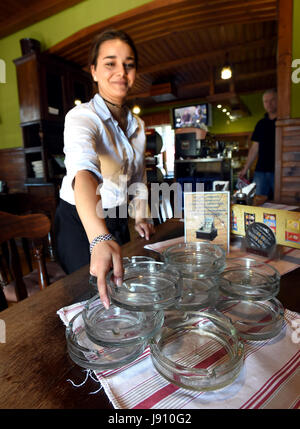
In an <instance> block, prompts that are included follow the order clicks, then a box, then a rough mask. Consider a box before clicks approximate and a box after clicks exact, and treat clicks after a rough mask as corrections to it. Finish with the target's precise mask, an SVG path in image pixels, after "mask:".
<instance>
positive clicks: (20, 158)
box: [0, 147, 26, 192]
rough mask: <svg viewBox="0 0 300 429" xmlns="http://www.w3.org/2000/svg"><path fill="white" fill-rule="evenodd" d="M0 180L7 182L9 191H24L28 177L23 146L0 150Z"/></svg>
mask: <svg viewBox="0 0 300 429" xmlns="http://www.w3.org/2000/svg"><path fill="white" fill-rule="evenodd" d="M0 166H1V170H0V180H4V181H5V182H6V183H7V186H8V191H9V192H24V190H25V188H24V182H25V178H26V170H25V158H24V153H23V148H21V147H20V148H19V147H18V148H12V149H1V150H0Z"/></svg>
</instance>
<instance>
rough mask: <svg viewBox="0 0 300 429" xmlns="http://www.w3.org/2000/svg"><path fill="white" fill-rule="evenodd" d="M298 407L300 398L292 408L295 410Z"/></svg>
mask: <svg viewBox="0 0 300 429" xmlns="http://www.w3.org/2000/svg"><path fill="white" fill-rule="evenodd" d="M299 407H300V399H299V400H298V401H297V402H296V403H295V404H294V405H293V408H294V409H295V410H298V408H299Z"/></svg>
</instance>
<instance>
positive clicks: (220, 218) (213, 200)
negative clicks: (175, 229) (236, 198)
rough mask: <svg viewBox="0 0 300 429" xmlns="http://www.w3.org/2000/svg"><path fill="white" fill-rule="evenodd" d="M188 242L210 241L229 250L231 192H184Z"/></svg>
mask: <svg viewBox="0 0 300 429" xmlns="http://www.w3.org/2000/svg"><path fill="white" fill-rule="evenodd" d="M184 235H185V241H186V242H195V241H210V242H211V243H213V244H217V245H218V246H220V247H222V248H223V249H224V250H225V251H226V252H229V246H230V192H184Z"/></svg>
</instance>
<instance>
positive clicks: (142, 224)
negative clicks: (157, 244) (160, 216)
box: [135, 220, 155, 240]
mask: <svg viewBox="0 0 300 429" xmlns="http://www.w3.org/2000/svg"><path fill="white" fill-rule="evenodd" d="M135 230H136V231H137V232H138V233H139V234H140V236H141V237H142V238H144V237H145V238H146V240H149V238H150V235H152V234H154V232H155V228H154V225H153V224H152V223H148V222H146V221H145V220H141V221H138V222H136V224H135Z"/></svg>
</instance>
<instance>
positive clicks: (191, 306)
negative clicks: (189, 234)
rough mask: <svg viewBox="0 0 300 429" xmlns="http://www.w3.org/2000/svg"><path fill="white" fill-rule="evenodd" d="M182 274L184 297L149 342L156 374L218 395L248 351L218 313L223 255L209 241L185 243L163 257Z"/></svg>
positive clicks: (175, 304) (241, 365) (237, 373)
mask: <svg viewBox="0 0 300 429" xmlns="http://www.w3.org/2000/svg"><path fill="white" fill-rule="evenodd" d="M162 257H163V260H164V261H165V263H166V264H168V265H170V266H172V267H173V268H174V269H175V268H176V269H177V270H178V271H179V272H180V283H181V297H180V299H179V300H178V301H176V302H175V303H174V305H173V306H172V307H171V308H169V309H167V310H165V320H164V326H163V328H162V329H161V330H160V331H159V332H158V333H157V334H156V335H155V336H154V337H153V338H152V339H151V340H150V350H151V358H152V361H153V364H154V366H155V368H156V369H157V371H158V372H159V373H160V374H161V375H162V376H163V377H165V378H166V379H167V380H169V381H171V382H172V383H174V384H177V385H178V386H181V387H184V388H186V389H191V390H197V391H206V390H217V389H220V388H223V387H225V386H227V385H228V384H231V383H232V382H233V381H234V380H235V379H236V377H238V375H239V374H240V371H241V369H242V367H243V361H244V359H243V356H244V348H243V344H242V342H241V341H240V339H239V336H238V332H237V330H236V328H235V327H234V326H233V324H232V322H231V320H230V319H229V318H228V317H227V316H225V315H224V314H222V313H221V312H218V311H217V310H216V309H215V304H216V302H217V300H218V297H219V275H220V274H221V273H222V272H223V270H224V269H225V260H226V255H225V251H224V250H223V249H222V248H221V247H220V246H217V245H215V244H212V243H210V242H206V241H202V242H190V243H181V244H177V245H174V246H171V247H169V248H167V249H166V250H165V251H164V252H163V255H162Z"/></svg>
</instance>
